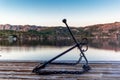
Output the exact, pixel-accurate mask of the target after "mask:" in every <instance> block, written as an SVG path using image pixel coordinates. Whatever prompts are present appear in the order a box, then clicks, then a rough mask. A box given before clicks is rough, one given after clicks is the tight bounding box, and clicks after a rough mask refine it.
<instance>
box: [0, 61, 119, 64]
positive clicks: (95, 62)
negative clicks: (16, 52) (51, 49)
mask: <svg viewBox="0 0 120 80" xmlns="http://www.w3.org/2000/svg"><path fill="white" fill-rule="evenodd" d="M0 62H17V63H19V62H20V63H24V62H25V63H44V62H46V61H39V60H36V61H32V60H0ZM75 62H76V61H69V60H68V61H54V63H75ZM80 63H85V62H84V61H82V62H80ZM98 63H99V64H105V63H106V64H111V63H114V64H120V61H89V64H98Z"/></svg>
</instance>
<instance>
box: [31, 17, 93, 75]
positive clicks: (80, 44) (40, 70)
mask: <svg viewBox="0 0 120 80" xmlns="http://www.w3.org/2000/svg"><path fill="white" fill-rule="evenodd" d="M62 22H63V23H64V24H65V25H66V27H67V29H68V31H69V33H70V35H71V37H72V39H73V40H74V42H75V45H73V46H72V47H71V48H69V49H68V50H66V51H64V52H62V53H61V54H59V55H57V56H55V57H54V58H52V59H50V60H49V61H47V62H45V63H43V64H42V65H40V64H38V65H37V66H36V67H35V68H34V69H33V71H32V72H33V73H36V74H39V75H46V74H82V73H85V72H88V71H89V70H90V69H91V67H90V66H89V64H88V60H87V58H86V56H85V54H84V53H85V52H86V51H87V50H88V39H87V38H83V39H82V40H81V42H78V41H77V40H76V38H75V37H74V36H73V33H72V31H71V30H70V28H69V26H68V24H67V20H66V19H63V20H62ZM76 47H77V48H78V49H79V51H80V58H79V60H78V61H77V62H76V63H73V64H78V63H80V61H82V59H84V60H85V61H84V64H83V65H82V70H81V71H48V70H43V69H44V68H46V67H47V66H48V64H52V63H53V61H54V60H56V59H57V58H59V57H61V56H63V55H64V54H66V53H67V52H69V51H71V50H72V49H74V48H76ZM61 64H62V63H61ZM64 64H66V65H67V63H64ZM68 64H69V63H68Z"/></svg>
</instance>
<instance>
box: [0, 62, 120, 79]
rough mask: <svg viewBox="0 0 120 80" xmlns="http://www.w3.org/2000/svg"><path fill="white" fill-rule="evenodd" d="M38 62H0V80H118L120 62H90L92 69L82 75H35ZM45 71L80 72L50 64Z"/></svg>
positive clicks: (71, 67) (77, 66) (79, 68)
mask: <svg viewBox="0 0 120 80" xmlns="http://www.w3.org/2000/svg"><path fill="white" fill-rule="evenodd" d="M37 64H38V62H19V61H18V62H8V61H6V62H5V61H1V62H0V80H120V62H90V66H91V67H92V69H91V70H90V71H89V72H87V73H84V74H81V75H80V74H51V75H36V74H35V73H32V69H33V68H34V67H35V66H36V65H37ZM47 69H50V70H51V69H56V70H58V69H59V70H60V69H61V70H76V71H78V70H81V64H78V65H75V66H70V65H69V66H66V65H55V64H51V65H50V66H48V67H47Z"/></svg>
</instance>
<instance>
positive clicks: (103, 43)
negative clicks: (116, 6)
mask: <svg viewBox="0 0 120 80" xmlns="http://www.w3.org/2000/svg"><path fill="white" fill-rule="evenodd" d="M73 44H74V43H73V42H72V40H39V41H37V40H23V41H19V40H18V41H16V42H10V41H8V40H1V41H0V60H2V61H4V60H23V61H25V60H27V61H28V60H30V61H41V60H42V61H44V60H49V59H51V58H53V57H55V56H56V55H58V54H60V53H62V52H63V51H65V50H67V49H69V48H70V47H71V46H72V45H73ZM85 54H86V57H87V58H88V60H89V61H120V40H118V39H114V38H113V39H110V38H109V39H89V49H88V51H86V52H85ZM79 55H80V52H79V50H78V49H77V48H75V49H73V50H72V51H70V52H68V53H67V54H65V55H64V56H62V57H60V58H59V59H57V60H78V59H79Z"/></svg>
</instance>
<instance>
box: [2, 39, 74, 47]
mask: <svg viewBox="0 0 120 80" xmlns="http://www.w3.org/2000/svg"><path fill="white" fill-rule="evenodd" d="M72 44H73V41H72V40H17V41H9V40H0V46H42V45H44V46H58V47H62V46H71V45H72Z"/></svg>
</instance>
